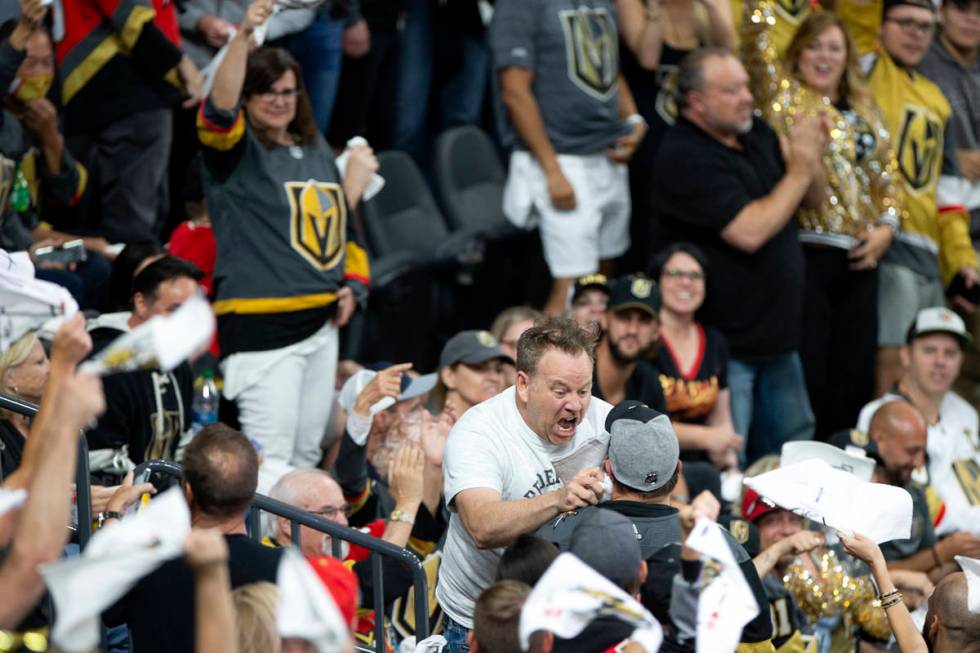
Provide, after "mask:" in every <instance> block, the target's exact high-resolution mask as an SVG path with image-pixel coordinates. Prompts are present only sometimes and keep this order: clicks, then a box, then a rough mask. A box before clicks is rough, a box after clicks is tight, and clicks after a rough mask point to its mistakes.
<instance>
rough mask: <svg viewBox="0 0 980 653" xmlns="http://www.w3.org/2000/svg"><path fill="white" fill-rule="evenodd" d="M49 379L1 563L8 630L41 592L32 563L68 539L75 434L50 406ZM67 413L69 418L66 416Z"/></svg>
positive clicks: (0, 612)
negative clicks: (25, 484)
mask: <svg viewBox="0 0 980 653" xmlns="http://www.w3.org/2000/svg"><path fill="white" fill-rule="evenodd" d="M57 385H58V384H57V380H56V379H55V378H54V377H52V379H51V381H50V382H49V386H48V388H47V391H46V392H45V396H44V398H43V399H42V401H41V407H42V408H41V411H40V412H39V414H38V417H37V420H36V421H35V423H34V426H33V427H32V428H31V437H30V438H28V440H31V439H35V440H37V441H39V442H40V443H41V444H43V447H41V448H40V450H39V451H38V453H37V463H36V466H35V468H34V470H33V473H32V474H31V480H30V487H29V488H28V496H27V502H26V504H25V505H24V508H23V510H22V511H21V514H20V521H19V523H18V524H17V529H16V531H15V534H14V541H13V544H12V545H11V551H10V556H9V557H8V558H7V559H6V560H5V561H4V565H3V568H2V570H0V578H3V579H6V580H7V581H8V582H10V583H11V584H10V585H9V586H8V585H4V587H5V589H8V590H9V591H5V592H4V594H5V595H6V596H7V598H6V599H5V600H3V601H2V602H0V628H13V627H15V626H16V625H17V623H19V621H20V620H21V619H22V618H23V617H24V616H25V615H26V614H27V613H28V612H30V610H31V609H32V608H33V607H34V605H35V604H36V603H37V600H38V599H39V598H40V597H41V595H42V594H43V592H44V583H43V581H42V580H41V577H40V575H39V574H38V572H37V565H38V564H42V563H46V562H53V561H54V560H56V559H57V558H58V556H59V554H60V552H61V548H62V547H63V546H64V544H65V541H66V540H67V538H68V513H69V508H70V499H69V498H70V492H71V488H70V483H71V477H72V473H73V471H74V469H75V456H76V454H77V451H78V448H77V446H76V438H77V437H78V435H77V432H76V431H75V427H74V426H72V420H71V419H70V416H59V415H58V414H57V412H56V411H54V410H52V409H51V406H52V404H54V403H56V402H57V401H58V398H57V396H56V395H55V393H54V392H53V389H54V388H55V387H56V386H57ZM66 417H68V419H65V418H66Z"/></svg>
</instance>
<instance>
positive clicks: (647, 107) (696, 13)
mask: <svg viewBox="0 0 980 653" xmlns="http://www.w3.org/2000/svg"><path fill="white" fill-rule="evenodd" d="M616 11H617V12H618V13H619V37H620V38H619V40H620V49H619V50H620V60H621V64H620V69H621V70H622V72H623V77H624V78H625V79H626V83H627V85H628V86H629V88H630V92H632V94H633V99H634V100H635V101H636V110H637V112H638V113H639V114H640V115H641V116H643V118H644V120H646V121H647V125H648V126H649V131H648V132H647V135H646V138H644V139H643V142H642V143H640V146H639V147H638V148H637V150H636V153H635V154H634V155H633V159H632V160H631V162H630V195H631V196H632V200H633V215H634V216H637V217H636V218H635V219H633V220H632V222H631V223H630V224H631V227H630V230H631V233H630V237H631V239H632V242H633V243H634V245H633V252H632V254H633V256H634V260H635V261H636V267H637V268H639V267H641V266H643V265H644V264H645V263H646V261H647V260H648V258H649V256H650V253H651V251H650V250H649V249H644V248H646V247H649V245H647V243H649V242H650V238H649V236H648V234H647V231H648V223H649V220H650V217H651V213H652V207H651V205H650V200H651V196H650V181H651V179H653V175H654V174H655V171H654V161H655V160H656V156H657V150H658V148H659V147H660V139H661V138H662V137H663V135H664V133H666V131H667V130H668V129H670V127H671V126H672V125H673V124H674V119H675V118H676V117H677V103H676V102H675V99H674V90H675V86H676V79H677V66H678V65H679V64H680V62H681V59H683V58H684V57H685V56H686V55H687V54H688V53H689V52H692V51H694V50H696V49H697V48H701V47H707V46H721V47H725V48H729V49H731V48H734V47H735V30H734V27H733V23H732V13H731V5H730V3H729V1H728V0H616Z"/></svg>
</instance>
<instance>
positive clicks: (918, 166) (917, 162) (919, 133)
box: [896, 105, 943, 194]
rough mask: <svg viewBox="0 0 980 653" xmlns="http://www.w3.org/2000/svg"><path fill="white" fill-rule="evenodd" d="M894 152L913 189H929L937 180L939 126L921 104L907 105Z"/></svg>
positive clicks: (939, 151) (937, 120) (940, 158)
mask: <svg viewBox="0 0 980 653" xmlns="http://www.w3.org/2000/svg"><path fill="white" fill-rule="evenodd" d="M896 155H897V158H898V167H899V168H900V169H901V171H902V176H903V177H905V180H906V181H907V182H908V185H909V186H910V187H911V189H912V191H913V192H915V193H916V194H918V193H919V191H922V190H925V189H928V188H930V187H931V186H932V185H933V183H934V182H935V181H936V180H938V179H939V172H940V168H941V166H942V158H943V129H942V123H941V122H940V121H939V119H938V118H937V117H936V116H934V115H933V114H932V113H931V112H929V111H927V110H925V109H923V108H922V107H917V106H911V105H907V106H906V107H905V112H904V115H903V117H902V128H901V130H900V131H899V138H898V147H897V151H896Z"/></svg>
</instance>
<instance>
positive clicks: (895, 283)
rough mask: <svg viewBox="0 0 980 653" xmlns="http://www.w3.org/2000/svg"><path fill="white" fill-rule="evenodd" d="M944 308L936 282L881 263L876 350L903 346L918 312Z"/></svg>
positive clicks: (892, 264)
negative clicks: (938, 307) (939, 307)
mask: <svg viewBox="0 0 980 653" xmlns="http://www.w3.org/2000/svg"><path fill="white" fill-rule="evenodd" d="M945 305H946V297H945V295H944V294H943V286H942V284H941V283H940V282H939V279H930V278H929V277H926V276H923V275H921V274H919V273H918V272H915V271H913V270H910V269H909V268H907V267H905V266H904V265H895V264H894V263H884V262H882V264H881V265H880V266H879V268H878V346H879V347H897V346H899V345H904V344H905V337H906V335H907V334H908V330H909V326H911V324H912V321H913V320H915V316H916V315H917V314H918V312H919V311H921V310H922V309H923V308H929V307H930V306H945Z"/></svg>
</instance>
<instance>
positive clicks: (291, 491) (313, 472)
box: [263, 468, 337, 538]
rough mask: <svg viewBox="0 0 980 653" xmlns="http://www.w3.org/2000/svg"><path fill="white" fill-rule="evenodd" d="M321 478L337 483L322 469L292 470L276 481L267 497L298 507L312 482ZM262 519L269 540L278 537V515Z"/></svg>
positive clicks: (267, 514) (266, 515)
mask: <svg viewBox="0 0 980 653" xmlns="http://www.w3.org/2000/svg"><path fill="white" fill-rule="evenodd" d="M322 478H328V479H330V480H331V481H333V482H334V483H336V482H337V481H336V479H335V478H334V477H333V476H331V475H330V473H329V472H325V471H323V470H322V469H316V468H312V469H294V470H293V471H291V472H289V473H288V474H286V475H284V476H282V477H281V478H280V479H279V480H278V481H276V484H275V485H273V486H272V489H271V490H269V497H270V498H272V499H275V500H276V501H282V502H283V503H288V504H289V505H291V506H296V507H299V503H300V498H301V497H302V496H303V494H304V493H305V492H306V490H307V489H308V488H309V487H310V486H311V485H313V483H314V481H316V480H318V479H322ZM263 517H265V525H264V528H263V530H264V532H265V534H266V535H268V536H269V537H271V538H277V537H279V535H280V533H279V520H278V519H277V517H278V515H275V514H273V513H271V512H267V513H265V515H263Z"/></svg>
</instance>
